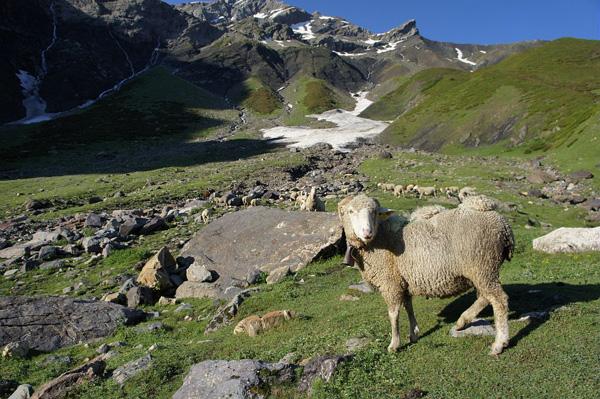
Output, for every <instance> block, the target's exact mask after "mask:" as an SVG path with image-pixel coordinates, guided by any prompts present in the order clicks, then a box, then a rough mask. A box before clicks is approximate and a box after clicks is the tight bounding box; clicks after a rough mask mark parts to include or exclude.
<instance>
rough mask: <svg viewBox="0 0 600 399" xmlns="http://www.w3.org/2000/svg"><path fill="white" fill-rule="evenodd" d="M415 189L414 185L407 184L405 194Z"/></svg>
mask: <svg viewBox="0 0 600 399" xmlns="http://www.w3.org/2000/svg"><path fill="white" fill-rule="evenodd" d="M414 189H415V185H414V184H409V185H408V186H406V188H405V190H404V191H405V192H407V193H410V192H412V191H413V190H414Z"/></svg>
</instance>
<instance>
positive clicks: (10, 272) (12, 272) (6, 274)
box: [4, 269, 19, 278]
mask: <svg viewBox="0 0 600 399" xmlns="http://www.w3.org/2000/svg"><path fill="white" fill-rule="evenodd" d="M18 272H19V269H11V270H7V271H5V272H4V277H6V278H12V277H13V276H14V275H15V274H17V273H18Z"/></svg>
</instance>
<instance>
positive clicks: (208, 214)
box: [201, 208, 215, 224]
mask: <svg viewBox="0 0 600 399" xmlns="http://www.w3.org/2000/svg"><path fill="white" fill-rule="evenodd" d="M214 212H215V211H214V209H212V208H206V209H205V210H203V211H202V214H201V217H202V223H204V224H208V223H209V222H210V217H211V216H212V215H213V214H214Z"/></svg>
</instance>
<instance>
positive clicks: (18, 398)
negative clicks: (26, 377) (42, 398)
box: [8, 384, 33, 399]
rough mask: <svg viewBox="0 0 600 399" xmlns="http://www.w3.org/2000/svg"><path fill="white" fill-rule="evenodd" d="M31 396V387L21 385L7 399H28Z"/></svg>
mask: <svg viewBox="0 0 600 399" xmlns="http://www.w3.org/2000/svg"><path fill="white" fill-rule="evenodd" d="M32 394H33V387H32V386H31V385H29V384H22V385H19V386H18V387H17V389H16V390H15V391H14V392H13V393H12V395H10V396H9V397H8V399H29V398H31V395H32Z"/></svg>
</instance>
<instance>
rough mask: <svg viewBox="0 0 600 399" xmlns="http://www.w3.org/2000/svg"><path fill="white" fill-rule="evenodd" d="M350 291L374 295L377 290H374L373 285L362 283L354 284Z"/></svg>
mask: <svg viewBox="0 0 600 399" xmlns="http://www.w3.org/2000/svg"><path fill="white" fill-rule="evenodd" d="M348 289H350V290H354V291H359V292H362V293H363V294H372V293H373V292H375V290H374V289H373V287H372V286H371V284H369V283H367V282H366V281H361V282H360V283H358V284H353V285H351V286H349V287H348Z"/></svg>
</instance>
